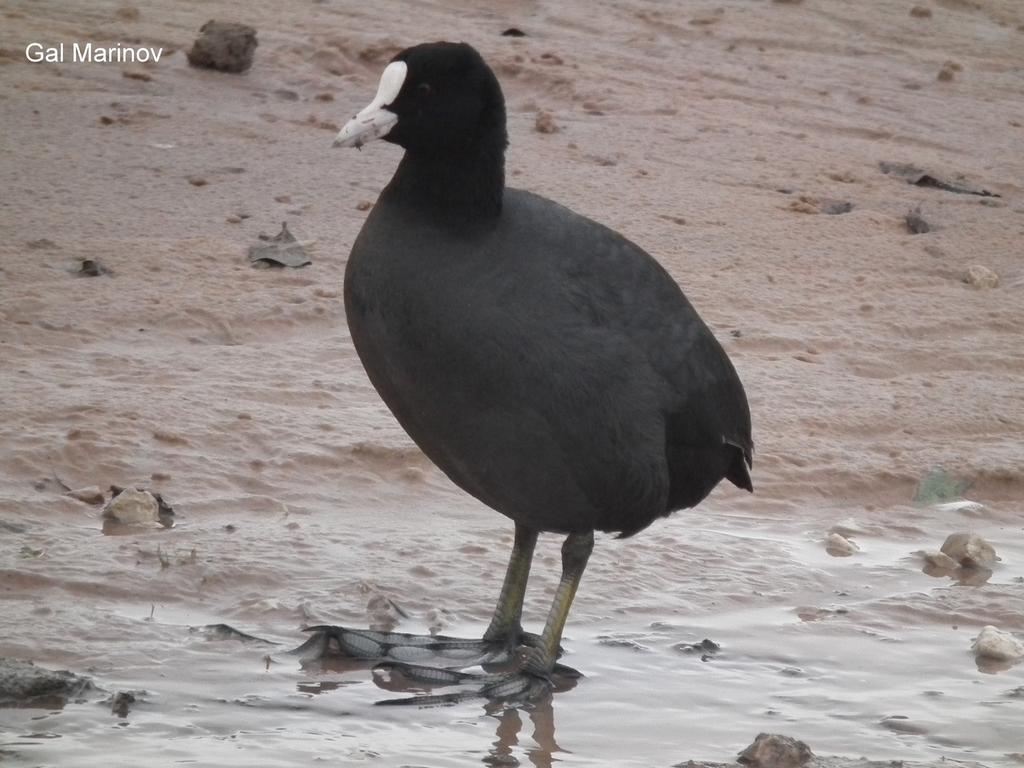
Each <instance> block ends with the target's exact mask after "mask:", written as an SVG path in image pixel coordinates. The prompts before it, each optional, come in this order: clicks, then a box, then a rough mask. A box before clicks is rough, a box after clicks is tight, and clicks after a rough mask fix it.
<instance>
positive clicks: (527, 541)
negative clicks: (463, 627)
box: [484, 523, 537, 646]
mask: <svg viewBox="0 0 1024 768" xmlns="http://www.w3.org/2000/svg"><path fill="white" fill-rule="evenodd" d="M536 546H537V532H536V531H534V530H531V529H530V528H527V527H525V526H523V525H520V524H519V523H516V538H515V543H514V544H513V545H512V556H511V557H510V558H509V561H508V570H506V571H505V582H504V583H503V584H502V585H501V595H500V596H499V597H498V605H497V606H496V607H495V609H494V616H493V618H492V619H491V625H490V626H489V627H488V628H487V631H486V632H484V640H486V641H487V642H502V643H505V644H507V645H509V646H513V645H516V644H518V643H519V641H520V637H521V635H522V632H523V628H522V624H521V623H520V622H521V620H522V617H523V598H524V597H525V596H526V582H527V581H529V578H530V565H531V563H532V562H533V550H534V548H535V547H536Z"/></svg>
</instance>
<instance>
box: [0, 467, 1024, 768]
mask: <svg viewBox="0 0 1024 768" xmlns="http://www.w3.org/2000/svg"><path fill="white" fill-rule="evenodd" d="M427 474H428V475H430V474H432V471H428V473H427ZM431 480H437V481H438V484H439V485H441V481H440V480H439V479H438V478H431ZM396 485H398V486H401V485H402V483H401V481H398V482H397V483H396ZM409 492H410V494H411V493H418V494H421V492H422V488H420V487H419V486H415V487H413V488H411V489H409ZM724 495H725V494H723V496H724ZM430 496H433V497H434V498H433V500H432V501H430V500H429V498H430ZM729 496H730V497H731V496H732V494H729ZM406 501H407V502H408V503H409V505H410V506H409V509H410V512H409V513H408V515H400V514H395V515H394V516H393V517H392V518H388V528H387V530H383V529H381V528H380V527H379V524H380V520H381V518H379V517H378V516H376V515H372V514H368V513H366V512H365V511H363V512H360V511H359V510H358V509H339V510H337V511H336V512H332V511H326V510H325V511H319V512H309V513H304V514H294V515H280V514H277V515H266V516H264V517H263V518H262V519H259V518H255V519H254V518H246V519H243V518H241V517H240V516H238V515H224V514H217V513H208V514H204V515H203V516H201V517H200V516H198V515H188V516H184V517H183V519H181V520H180V521H179V522H178V524H177V525H176V526H175V528H173V529H171V530H152V531H146V532H144V533H135V534H124V535H119V536H116V537H115V536H104V535H103V534H102V533H101V531H100V526H99V520H98V519H96V515H91V516H88V517H86V518H79V519H77V520H72V519H70V517H69V518H68V519H65V520H63V521H62V524H60V525H54V524H53V521H52V520H46V519H45V518H40V517H34V516H32V515H25V514H20V515H17V516H14V517H12V516H11V514H10V512H9V511H8V513H7V514H5V517H4V519H5V520H7V521H11V520H12V519H13V520H17V521H19V522H22V523H24V524H26V525H27V526H28V530H27V531H26V532H25V533H22V534H11V535H9V536H8V537H7V538H8V542H9V544H10V545H13V546H14V549H15V551H19V550H20V548H21V547H22V546H26V547H29V548H30V549H33V550H37V549H42V550H43V551H44V554H43V555H41V556H39V557H34V558H26V559H23V560H22V561H21V562H19V563H17V564H16V565H17V568H16V569H12V568H6V569H5V570H4V571H3V572H2V575H3V581H4V594H5V595H7V596H8V599H6V600H5V601H4V620H3V626H4V635H3V639H2V640H0V655H10V656H17V657H23V658H32V659H33V660H35V661H36V662H37V663H39V664H41V665H44V666H48V667H69V668H71V669H73V670H76V671H79V672H86V673H88V674H90V675H91V676H92V677H93V678H94V680H95V682H96V683H97V684H98V685H99V686H101V687H102V688H104V689H105V690H106V691H109V692H114V691H122V690H128V691H135V692H138V691H143V692H144V693H143V694H142V695H141V696H140V695H138V694H137V698H138V699H139V701H138V702H137V704H136V705H135V706H134V707H133V708H132V710H131V711H130V712H129V714H128V716H127V718H124V719H121V718H118V717H117V716H115V715H112V714H111V713H110V708H109V704H104V703H103V702H104V700H105V698H106V694H102V693H97V694H95V695H91V696H89V697H88V700H87V701H86V702H84V703H81V704H71V705H69V706H67V707H66V708H64V709H63V710H61V711H54V712H42V711H38V710H10V709H8V710H3V711H2V713H0V722H2V723H3V737H2V743H0V748H2V749H4V750H6V751H7V752H8V753H14V755H15V756H14V757H13V758H8V759H13V760H15V761H16V762H18V763H21V762H22V761H24V762H25V763H26V764H28V763H31V764H39V765H62V766H79V765H80V766H86V765H95V764H96V762H97V761H98V760H100V759H103V758H104V757H105V756H109V755H110V754H117V755H120V756H128V755H131V757H132V759H133V760H134V759H139V760H142V759H150V760H156V761H161V762H163V763H169V762H172V761H173V762H186V763H189V762H194V763H198V764H207V765H249V764H252V762H253V761H254V760H258V761H259V762H260V764H263V765H293V764H295V763H296V762H302V761H306V760H311V759H325V760H333V761H342V762H355V761H359V760H366V761H374V762H375V763H376V764H382V765H433V766H466V765H473V764H478V763H480V762H481V761H483V762H485V763H486V764H494V763H492V762H489V761H492V760H499V758H500V759H506V760H507V759H509V756H511V758H515V759H517V760H518V761H519V763H520V764H523V765H551V764H552V763H553V762H554V761H560V762H566V763H570V764H573V763H576V764H580V765H608V766H613V765H636V766H642V765H643V766H649V765H672V764H674V763H676V762H680V761H682V760H686V759H707V760H722V761H725V760H729V759H731V758H732V756H733V755H734V754H735V753H736V752H737V751H739V749H741V748H742V747H743V746H745V745H746V744H747V743H748V742H749V741H750V740H752V738H753V736H754V735H756V734H757V733H758V732H761V731H769V732H780V733H786V734H788V735H792V736H795V737H798V738H801V739H803V740H805V741H806V742H807V743H808V744H810V745H811V746H812V749H814V750H815V751H816V752H817V753H818V754H838V755H848V756H861V755H862V756H866V757H869V758H874V759H905V760H918V761H938V760H939V759H940V758H941V757H945V758H951V759H960V760H978V761H981V762H984V763H987V764H993V765H994V764H999V763H1001V762H1002V763H1005V762H1006V761H1008V760H1009V759H1010V758H1009V757H1008V755H1009V754H1011V753H1014V752H1019V751H1020V749H1021V741H1020V740H1021V733H1022V731H1021V727H1020V723H1021V722H1022V721H1024V695H1022V688H1021V686H1024V666H1019V665H1018V666H1011V667H1009V668H1006V669H997V668H993V667H982V668H979V666H978V665H977V664H976V662H975V660H974V658H973V656H972V655H971V653H970V651H969V649H970V641H971V638H972V637H973V636H974V635H975V634H976V633H977V631H978V629H980V627H981V626H983V625H985V624H996V625H998V626H1001V627H1002V628H1004V629H1009V630H1015V631H1017V632H1018V633H1019V632H1021V631H1022V630H1024V619H1022V617H1024V567H1022V566H1021V565H1020V564H1021V563H1024V537H1022V536H1021V530H1020V526H1019V523H1016V522H1015V520H1014V518H1013V515H1012V513H1009V512H1007V511H1005V510H1003V509H1002V508H1001V507H1000V505H993V506H992V507H990V508H988V509H987V510H984V511H981V512H978V511H975V512H969V513H964V512H957V511H940V510H937V509H935V508H926V509H921V508H916V507H913V506H909V505H908V506H900V507H893V508H889V509H885V510H880V509H878V510H875V511H873V512H870V513H868V512H864V513H862V514H860V515H856V516H855V519H854V518H853V517H851V516H850V515H845V516H844V517H845V519H843V518H840V516H839V513H838V511H834V512H833V513H832V514H828V515H825V514H823V511H822V510H815V511H814V515H813V517H812V516H811V515H809V514H808V513H807V510H799V509H794V510H791V511H787V512H786V513H784V514H783V513H774V514H769V515H767V516H766V515H763V514H761V515H756V516H755V514H754V510H755V507H756V505H755V503H754V502H753V501H752V500H751V501H748V500H746V499H743V498H738V497H737V498H730V500H729V502H728V503H727V502H726V501H724V500H723V499H716V500H715V501H714V502H713V503H711V504H710V505H708V509H706V510H704V511H702V512H701V513H699V514H695V515H693V516H692V517H691V519H690V520H687V518H685V517H684V516H677V517H675V518H673V519H671V520H669V521H667V522H665V523H663V524H661V525H656V526H655V527H653V528H652V529H650V530H648V531H646V532H645V533H644V534H641V535H640V536H638V537H637V538H635V539H632V540H628V541H616V540H613V539H609V538H602V539H601V540H600V541H599V542H598V547H597V549H596V550H595V556H594V558H593V560H592V563H591V567H590V569H589V570H588V573H587V574H586V576H585V579H584V584H583V587H582V589H581V592H580V594H579V596H578V598H577V603H576V606H575V609H574V611H573V614H572V616H571V618H570V622H569V626H568V628H567V633H566V638H565V641H564V645H565V646H566V648H567V654H566V656H565V657H564V658H563V661H565V662H566V663H568V664H570V665H572V666H574V667H576V668H578V669H579V670H580V671H582V672H583V673H584V674H585V677H584V678H583V679H581V680H580V681H578V684H577V685H576V686H575V687H573V688H572V689H570V690H567V691H564V692H560V693H556V694H554V696H553V699H552V700H551V701H547V702H542V703H540V704H538V705H536V706H533V707H525V708H520V709H514V708H512V709H502V708H500V707H499V708H495V707H494V706H493V705H487V704H485V703H484V702H477V701H471V702H464V703H461V704H458V705H455V706H451V707H443V708H427V709H420V708H390V707H385V708H381V707H375V706H373V705H374V703H375V702H377V701H380V700H382V699H388V698H394V697H397V696H398V695H400V694H398V693H395V692H391V691H387V690H383V689H382V688H381V687H379V686H378V685H376V684H375V683H374V680H373V676H372V674H371V673H370V671H369V669H368V668H367V666H368V665H359V664H353V665H351V668H349V669H341V670H338V669H335V670H334V671H331V669H330V668H328V669H327V670H325V669H322V668H319V667H314V671H309V670H304V669H303V668H302V666H301V665H300V664H299V663H298V662H297V661H296V660H295V659H294V657H291V656H287V655H285V654H284V653H283V651H284V650H285V649H287V648H290V647H293V646H294V645H297V644H298V643H299V642H301V641H302V639H303V636H302V633H301V632H300V631H299V626H300V625H302V624H304V623H310V624H312V623H317V622H320V621H335V622H338V623H348V624H349V625H353V626H368V625H370V624H374V625H376V626H387V625H390V626H395V627H396V628H397V629H399V630H401V631H414V632H424V631H426V630H427V629H428V627H429V626H430V625H431V624H433V625H434V626H435V627H443V632H444V633H446V634H455V635H461V636H467V637H472V636H478V635H479V634H480V633H481V632H482V631H483V629H484V627H485V626H486V618H487V614H488V612H489V610H490V607H491V601H492V600H493V599H494V594H495V592H496V590H497V587H498V586H499V582H500V576H501V569H502V566H503V562H504V558H505V552H504V549H503V548H504V546H508V545H509V544H510V539H511V535H510V531H509V530H508V528H510V526H503V525H502V521H501V520H500V519H498V518H497V517H496V516H493V515H491V514H488V513H487V512H486V511H485V510H478V509H476V508H475V507H473V506H472V505H471V504H470V503H468V502H461V503H459V502H458V497H457V494H456V492H455V491H454V490H451V491H447V490H443V489H442V490H440V491H438V492H435V493H433V494H428V501H427V503H426V505H425V508H424V507H423V505H422V503H421V504H420V505H419V506H420V507H421V510H422V511H420V512H417V513H416V514H413V513H412V512H411V509H412V504H413V500H412V499H411V498H410V499H407V500H406ZM801 513H803V519H801ZM965 514H969V515H970V518H969V519H965ZM423 515H426V516H428V519H429V520H430V530H429V532H427V533H423V532H422V531H421V530H420V529H419V524H418V523H419V521H421V520H422V519H423V517H420V516H423ZM822 517H825V518H831V519H832V520H835V521H839V520H842V528H843V530H845V531H846V532H848V533H850V535H851V537H852V538H854V540H855V541H857V543H858V544H859V545H860V547H861V551H860V552H859V553H857V554H855V555H854V556H852V557H848V558H834V557H831V556H829V555H827V554H825V551H824V544H823V538H824V531H823V530H822V529H821V528H820V527H819V525H818V523H817V522H816V521H817V520H819V519H821V518H822ZM340 520H344V521H345V524H346V527H347V528H348V530H338V529H337V524H338V522H339V521H340ZM228 523H233V524H234V525H236V526H237V529H236V530H235V531H234V532H228V531H226V530H225V529H224V526H225V525H226V524H228ZM964 527H971V528H972V529H974V530H976V531H978V532H979V533H982V534H983V535H985V536H987V537H988V538H989V539H990V540H991V541H993V542H996V546H997V548H998V550H999V552H1000V553H1001V556H1002V557H1003V558H1004V561H1005V563H1004V564H1000V565H998V566H997V568H996V569H995V571H994V573H993V574H992V576H991V578H990V579H989V580H988V581H987V583H985V584H983V585H980V586H961V585H959V584H958V583H957V582H956V581H955V580H953V579H950V578H934V577H930V576H927V575H925V574H924V573H922V571H921V563H920V562H919V560H918V558H916V557H914V556H912V555H911V553H912V552H913V551H915V550H917V549H921V548H925V547H928V548H934V547H936V546H937V545H938V544H939V543H941V540H942V539H943V538H944V536H945V533H946V532H947V531H952V530H956V529H960V528H964ZM158 548H159V553H160V555H162V557H163V563H162V562H161V558H160V557H158V556H157V550H158ZM8 551H10V550H8ZM557 552H558V550H557V541H556V539H555V538H554V537H546V538H545V539H544V540H543V541H542V544H541V546H540V548H539V551H538V556H537V563H536V566H535V574H534V581H533V582H532V585H533V589H531V592H530V595H529V596H528V604H527V623H528V625H530V626H536V625H538V624H539V623H540V621H541V620H542V615H543V611H544V609H545V606H544V603H545V601H546V599H547V596H548V593H550V590H551V589H552V587H553V585H554V582H555V576H556V571H557ZM193 553H194V554H193ZM30 585H31V586H30ZM381 597H386V598H388V599H389V600H390V601H391V603H393V604H395V605H397V606H399V608H400V610H401V612H403V613H405V614H406V616H407V617H403V616H402V615H401V614H400V613H397V612H395V611H394V610H393V609H391V610H385V611H383V612H382V611H381V610H380V605H381V604H386V601H382V600H381V599H380V598H381ZM364 608H365V610H364ZM219 622H227V623H229V624H231V625H232V626H234V627H236V628H238V629H241V630H242V631H245V632H248V633H251V634H254V635H257V636H259V637H261V638H266V639H268V640H272V641H274V642H277V643H280V645H278V646H274V647H270V648H268V647H267V646H263V645H261V644H258V643H245V642H241V641H239V640H234V639H209V638H208V637H206V636H204V635H203V634H202V633H200V632H196V631H195V629H197V628H199V627H202V626H203V625H208V624H214V623H219ZM704 638H709V639H711V640H713V641H714V642H715V643H717V644H719V645H720V646H721V649H720V650H719V651H718V652H717V653H713V654H710V655H706V656H705V657H704V659H702V658H701V654H699V653H687V652H685V651H684V650H682V649H681V648H680V647H679V646H682V645H685V644H691V643H698V642H700V641H701V640H703V639H704ZM268 657H269V658H268ZM406 693H408V692H406ZM624 724H628V725H626V726H625V727H624ZM497 764H506V763H501V762H500V761H499V762H498V763H497ZM507 764H514V763H511V762H510V763H507Z"/></svg>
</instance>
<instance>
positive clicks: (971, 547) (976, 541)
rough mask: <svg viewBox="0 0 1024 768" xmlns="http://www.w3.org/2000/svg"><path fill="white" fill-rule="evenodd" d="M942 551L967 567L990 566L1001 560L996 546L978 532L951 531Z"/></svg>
mask: <svg viewBox="0 0 1024 768" xmlns="http://www.w3.org/2000/svg"><path fill="white" fill-rule="evenodd" d="M942 551H943V552H944V553H945V554H946V555H949V557H951V558H952V559H953V560H955V561H956V562H958V563H960V565H962V566H964V567H965V568H990V567H991V566H992V565H994V564H995V563H996V562H998V560H999V558H998V557H997V556H996V550H995V548H994V547H993V546H992V545H991V544H989V543H988V542H987V541H985V540H984V539H983V538H981V536H978V535H977V534H976V533H951V534H950V535H949V536H947V537H946V541H945V542H944V543H943V545H942Z"/></svg>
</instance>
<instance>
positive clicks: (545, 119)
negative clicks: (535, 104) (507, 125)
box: [533, 112, 559, 133]
mask: <svg viewBox="0 0 1024 768" xmlns="http://www.w3.org/2000/svg"><path fill="white" fill-rule="evenodd" d="M533 127H534V129H535V130H536V131H537V133H558V130H559V129H558V126H557V125H555V118H553V117H552V116H551V113H550V112H538V113H537V120H536V121H535V122H534V124H533Z"/></svg>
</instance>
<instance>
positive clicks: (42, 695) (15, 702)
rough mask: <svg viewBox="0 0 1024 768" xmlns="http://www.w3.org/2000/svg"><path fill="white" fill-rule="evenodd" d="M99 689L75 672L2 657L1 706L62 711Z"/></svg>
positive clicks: (0, 663) (0, 661)
mask: <svg viewBox="0 0 1024 768" xmlns="http://www.w3.org/2000/svg"><path fill="white" fill-rule="evenodd" d="M94 690H95V686H94V685H93V684H92V681H91V680H89V678H87V677H79V676H78V675H76V674H74V673H73V672H67V671H63V670H62V671H56V670H50V669H44V668H43V667H37V666H36V665H35V664H33V663H32V662H31V661H18V660H15V659H6V658H0V707H18V708H19V709H23V708H37V709H51V710H52V709H62V708H63V707H64V705H66V704H67V703H68V702H69V701H79V700H81V699H82V697H83V695H84V694H87V693H89V692H91V691H94Z"/></svg>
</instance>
